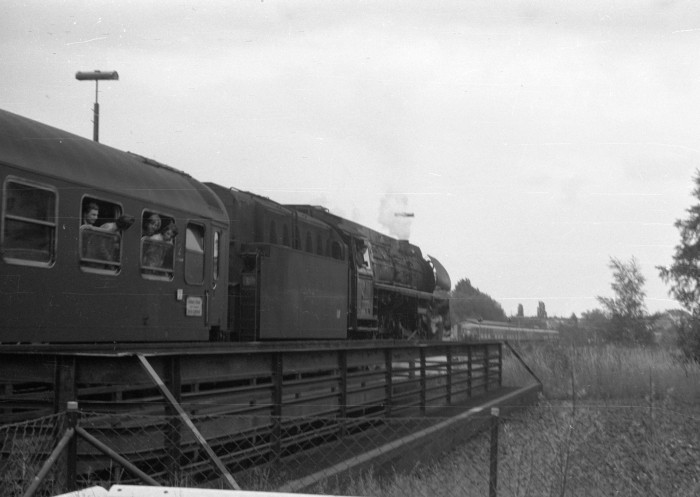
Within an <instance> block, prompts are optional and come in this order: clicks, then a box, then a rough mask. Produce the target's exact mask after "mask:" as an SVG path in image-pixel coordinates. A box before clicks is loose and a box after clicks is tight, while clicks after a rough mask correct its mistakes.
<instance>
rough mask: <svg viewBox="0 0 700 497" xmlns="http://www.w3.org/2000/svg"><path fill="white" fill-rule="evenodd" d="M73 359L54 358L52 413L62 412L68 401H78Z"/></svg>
mask: <svg viewBox="0 0 700 497" xmlns="http://www.w3.org/2000/svg"><path fill="white" fill-rule="evenodd" d="M75 361H76V359H75V357H63V356H57V357H56V366H55V367H56V369H55V375H54V392H53V393H54V412H60V411H62V410H63V409H64V408H65V407H66V406H67V405H68V402H69V401H72V400H78V394H77V387H76V369H77V366H76V362H75Z"/></svg>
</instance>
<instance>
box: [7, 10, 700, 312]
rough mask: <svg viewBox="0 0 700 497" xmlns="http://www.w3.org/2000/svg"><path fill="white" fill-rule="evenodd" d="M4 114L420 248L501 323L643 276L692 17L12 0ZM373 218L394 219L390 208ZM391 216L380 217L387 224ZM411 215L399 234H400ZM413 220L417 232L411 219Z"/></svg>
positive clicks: (588, 301) (675, 181)
mask: <svg viewBox="0 0 700 497" xmlns="http://www.w3.org/2000/svg"><path fill="white" fill-rule="evenodd" d="M2 11H3V14H2V18H1V19H0V63H1V64H2V73H1V75H0V108H3V109H5V110H8V111H11V112H15V113H18V114H21V115H23V116H26V117H30V118H32V119H36V120H38V121H41V122H44V123H46V124H49V125H52V126H56V127H58V128H62V129H65V130H68V131H70V132H73V133H76V134H78V135H81V136H84V137H86V138H92V124H91V121H92V106H93V103H94V97H95V87H94V83H92V82H80V81H77V80H76V79H75V73H76V72H77V71H81V70H85V71H91V70H95V69H99V70H102V71H108V70H116V71H118V72H119V76H120V79H119V81H116V82H103V83H102V84H100V87H99V89H100V93H99V103H100V111H101V114H100V141H101V142H103V143H105V144H107V145H110V146H113V147H115V148H118V149H122V150H129V151H132V152H137V153H139V154H141V155H145V156H148V157H151V158H153V159H156V160H158V161H160V162H164V163H166V164H168V165H170V166H173V167H176V168H178V169H181V170H184V171H186V172H188V173H190V174H191V175H193V176H195V177H196V178H198V179H200V180H203V181H213V182H216V183H220V184H222V185H226V186H233V187H236V188H239V189H243V190H249V191H252V192H255V193H258V194H260V195H264V196H267V197H270V198H271V199H273V200H275V201H278V202H281V203H313V204H323V205H325V206H327V207H328V208H329V209H330V210H331V211H333V212H334V213H336V214H339V215H342V216H345V217H348V218H350V219H352V220H354V221H357V222H359V223H362V224H365V225H367V226H369V227H372V228H375V229H378V230H380V231H383V232H385V233H389V234H394V235H398V234H399V233H398V232H395V231H392V227H391V226H387V225H385V224H383V223H382V220H383V219H389V220H390V221H391V220H398V218H396V217H395V216H392V215H391V214H392V213H393V212H412V213H414V214H415V217H414V218H412V220H411V221H412V222H411V226H410V239H411V241H412V242H413V243H415V244H417V245H419V246H420V247H421V248H422V249H423V251H424V252H425V253H428V254H431V255H433V256H435V257H436V258H438V259H439V260H440V261H441V262H442V263H443V264H444V265H445V266H446V268H447V269H448V271H449V272H450V275H451V277H452V281H453V284H454V283H456V282H457V281H458V280H460V279H462V278H469V279H470V280H471V282H472V284H473V285H474V286H475V287H478V288H479V289H480V290H482V291H483V292H485V293H488V294H489V295H491V297H493V298H494V299H496V300H497V301H498V302H500V303H501V304H502V306H503V308H504V310H505V311H506V313H507V314H515V312H516V310H517V306H518V304H519V303H522V304H523V306H524V309H525V314H526V315H534V314H535V313H536V309H537V303H538V301H540V300H541V301H543V302H544V303H545V305H546V309H547V311H548V314H549V315H550V316H551V315H560V316H566V317H568V316H570V315H571V313H572V312H575V313H576V314H577V315H580V313H581V312H583V311H586V310H590V309H594V308H597V307H599V306H598V303H597V302H596V300H595V297H596V296H598V295H601V296H612V290H611V289H610V283H611V281H612V275H611V271H610V269H609V267H608V263H609V260H610V257H616V258H619V259H622V260H629V259H630V258H631V257H633V256H634V257H636V258H637V260H638V262H639V264H640V266H641V268H642V271H643V273H644V275H645V276H646V278H647V283H646V287H645V288H646V291H647V301H646V303H647V307H648V309H649V311H652V312H653V311H657V310H664V309H668V308H677V307H678V305H677V304H676V303H675V302H674V301H672V300H670V299H669V297H668V292H667V287H666V286H665V285H664V284H663V283H662V282H661V281H660V279H659V278H658V271H657V270H656V269H655V266H658V265H668V264H669V263H670V262H671V257H672V254H673V248H674V246H675V245H676V244H677V243H678V242H679V234H678V230H677V229H676V228H674V227H673V223H674V221H675V220H676V219H678V218H683V217H685V214H686V213H685V210H686V209H687V208H688V207H689V206H690V205H691V204H692V203H693V198H692V196H691V192H692V186H693V177H694V175H695V171H696V169H697V168H698V166H699V165H700V149H699V147H698V140H700V112H698V109H700V105H699V104H700V56H699V54H700V52H699V51H698V47H700V5H698V4H697V2H691V1H687V2H685V1H677V2H676V1H672V0H668V1H644V2H641V1H618V2H614V1H610V0H606V1H585V2H584V1H577V2H573V1H561V0H544V1H530V2H528V1H522V2H515V1H498V0H490V1H464V0H456V1H434V2H426V1H425V0H416V1H411V0H401V1H383V0H378V1H328V0H318V1H299V0H296V1H271V0H264V1H260V0H258V1H249V2H246V1H238V2H231V1H228V0H226V1H224V0H222V1H206V0H203V1H196V2H195V1H187V2H182V1H173V0H167V1H165V0H164V1H147V0H138V1H110V2H98V1H83V2H79V1H70V0H67V1H52V2H46V1H44V0H40V1H39V0H37V1H15V0H9V1H4V2H3V9H2ZM382 211H384V215H383V213H382ZM387 213H389V215H388V216H387V215H386V214H387ZM403 220H404V221H405V220H406V218H404V219H403ZM403 228H406V226H404V227H403Z"/></svg>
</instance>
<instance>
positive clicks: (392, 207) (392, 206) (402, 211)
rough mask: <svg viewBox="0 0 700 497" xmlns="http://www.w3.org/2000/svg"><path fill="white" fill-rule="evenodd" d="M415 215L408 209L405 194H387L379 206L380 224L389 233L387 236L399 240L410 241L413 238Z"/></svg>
mask: <svg viewBox="0 0 700 497" xmlns="http://www.w3.org/2000/svg"><path fill="white" fill-rule="evenodd" d="M412 220H413V213H412V212H411V211H410V209H409V207H408V197H407V196H406V195H403V194H386V195H384V197H383V198H382V200H381V203H380V205H379V223H380V224H381V225H382V226H383V227H384V228H385V229H386V230H387V231H388V233H387V234H389V235H391V236H393V237H396V238H398V239H399V240H408V239H409V237H410V236H411V221H412Z"/></svg>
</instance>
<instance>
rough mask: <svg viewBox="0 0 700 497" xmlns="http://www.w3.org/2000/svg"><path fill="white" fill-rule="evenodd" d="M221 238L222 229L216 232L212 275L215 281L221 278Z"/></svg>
mask: <svg viewBox="0 0 700 497" xmlns="http://www.w3.org/2000/svg"><path fill="white" fill-rule="evenodd" d="M220 238H221V232H220V231H215V232H214V254H213V258H212V264H213V271H214V272H213V274H212V276H213V277H214V281H217V280H218V279H219V239H220Z"/></svg>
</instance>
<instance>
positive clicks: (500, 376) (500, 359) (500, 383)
mask: <svg viewBox="0 0 700 497" xmlns="http://www.w3.org/2000/svg"><path fill="white" fill-rule="evenodd" d="M502 386H503V343H502V342H498V388H501V387H502Z"/></svg>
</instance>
